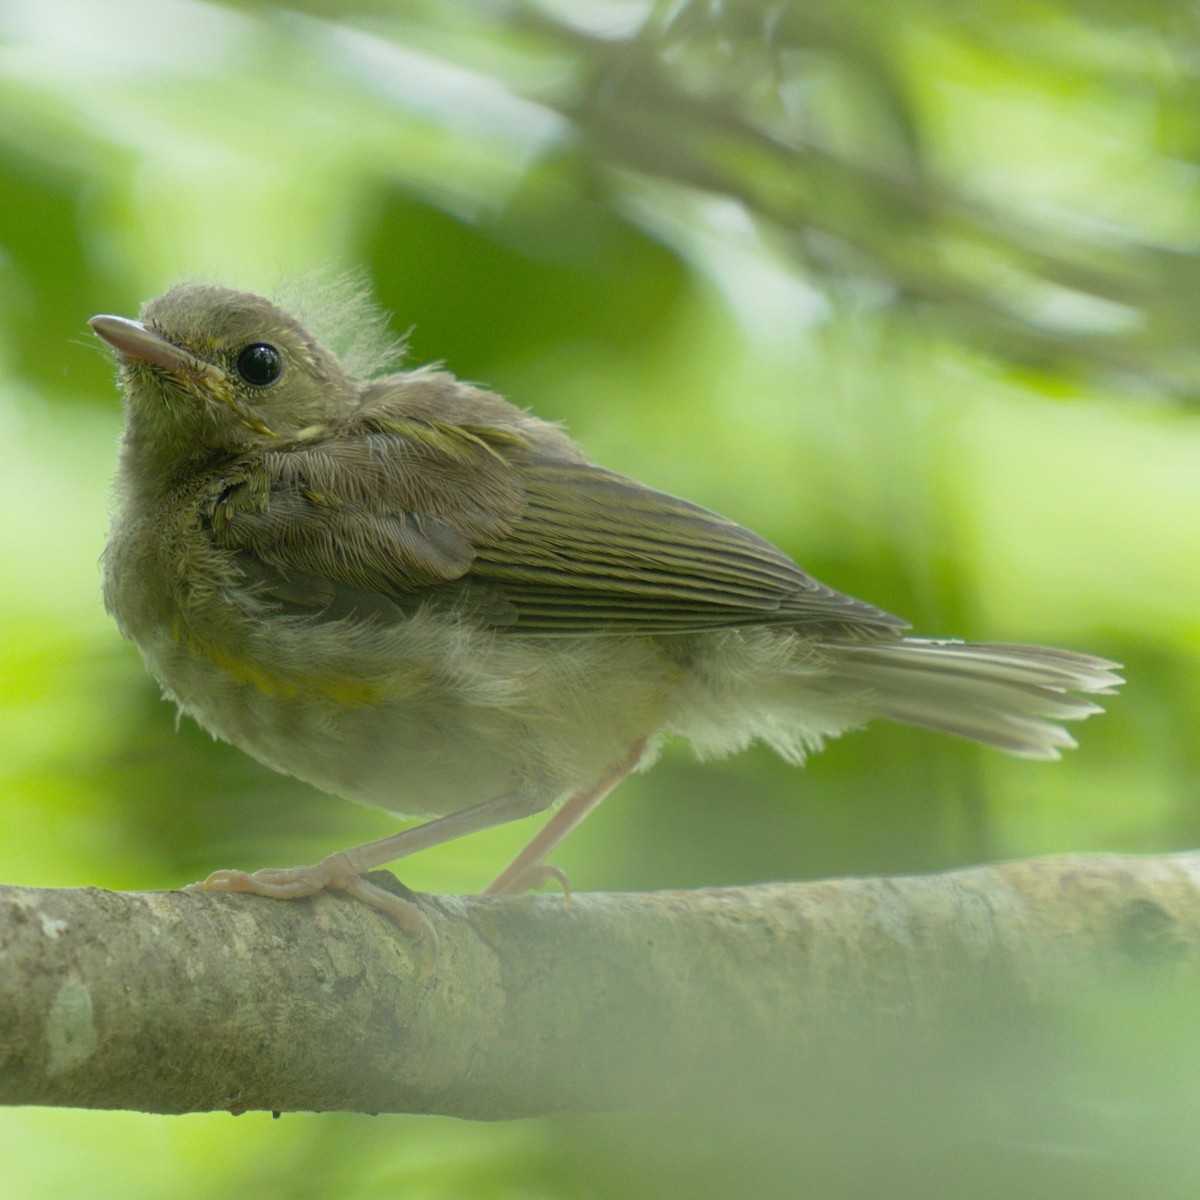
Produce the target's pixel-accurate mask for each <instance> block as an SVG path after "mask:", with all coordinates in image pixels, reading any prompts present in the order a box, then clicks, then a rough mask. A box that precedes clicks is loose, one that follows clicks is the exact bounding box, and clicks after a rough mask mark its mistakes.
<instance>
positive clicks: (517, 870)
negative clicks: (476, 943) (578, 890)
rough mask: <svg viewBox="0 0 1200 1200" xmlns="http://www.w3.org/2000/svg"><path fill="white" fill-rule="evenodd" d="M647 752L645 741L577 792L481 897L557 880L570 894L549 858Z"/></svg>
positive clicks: (524, 888) (525, 888) (520, 890)
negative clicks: (644, 751)
mask: <svg viewBox="0 0 1200 1200" xmlns="http://www.w3.org/2000/svg"><path fill="white" fill-rule="evenodd" d="M645 748H646V743H645V742H644V741H640V742H638V743H637V745H636V746H634V748H633V750H632V751H631V752H630V754H629V756H628V757H627V758H625V759H624V760H623V761H622V762H621V763H620V765H619V766H617V767H614V768H613V770H611V771H609V773H608V774H607V775H604V776H603V777H602V778H601V779H600V780H599V781H598V782H597V783H595V784H593V785H592V786H591V787H590V788H587V789H585V790H584V791H582V792H576V793H575V795H573V796H572V797H571V798H570V799H569V800H568V801H567V802H566V803H565V804H564V805H563V806H562V808H560V809H559V810H558V812H556V813H555V814H554V816H552V817H551V818H550V820H549V821H547V822H546V824H545V825H543V826H542V827H541V829H539V830H538V832H537V833H536V834H535V835H534V836H533V838H532V839H531V840H530V842H529V844H528V845H527V846H526V847H525V848H524V849H523V850H522V851H521V853H520V854H518V855H517V857H516V858H514V859H513V860H512V862H510V863H509V864H508V866H507V867H505V868H504V870H503V871H501V872H500V874H499V875H497V876H496V878H495V879H493V880H492V882H491V883H489V884H488V885H487V887H485V888H484V889H483V892H482V893H481V894H482V895H484V896H501V895H504V894H506V893H509V894H511V893H513V892H524V891H528V890H529V888H531V887H539V886H540V885H541V884H543V883H545V881H546V880H547V879H554V878H556V879H558V880H559V882H561V883H564V890H566V889H565V876H563V874H562V872H561V871H557V870H556V869H555V868H554V867H548V866H546V864H545V858H546V855H547V854H549V853H551V852H552V851H553V849H554V847H555V846H557V845H558V844H559V842H561V841H562V840H563V838H565V837H566V836H567V834H569V833H570V832H571V831H572V830H573V829H575V828H576V827H577V826H579V825H580V824H582V823H583V820H584V818H586V817H587V815H588V813H590V812H591V811H592V810H593V809H594V808H596V807H597V806H598V805H599V804H600V801H601V800H603V799H604V797H605V796H607V795H608V794H609V792H611V791H612V790H613V789H614V788H615V787H616V786H617V785H618V784H619V783H620V782H621V781H622V780H623V779H624V778H625V776H626V775H628V774H629V772H630V771H632V770H633V768H634V767H636V766H637V765H638V761H639V760H640V759H641V757H642V751H643V750H644V749H645Z"/></svg>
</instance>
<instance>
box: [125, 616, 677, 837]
mask: <svg viewBox="0 0 1200 1200" xmlns="http://www.w3.org/2000/svg"><path fill="white" fill-rule="evenodd" d="M333 624H337V625H339V626H340V627H338V628H330V627H328V626H323V625H321V624H316V623H311V622H310V623H307V624H305V625H295V626H293V627H288V626H283V625H280V626H278V627H277V628H275V629H274V630H272V633H271V639H270V641H271V649H272V651H273V653H272V654H266V655H264V654H260V653H257V652H256V650H255V647H254V646H253V645H248V644H246V643H245V642H240V641H238V640H237V639H224V640H218V639H211V644H206V643H202V642H200V641H198V640H197V639H195V638H191V639H182V640H181V639H176V638H174V637H163V638H159V639H153V638H145V637H143V638H139V639H138V641H139V647H140V649H141V651H142V654H143V657H144V658H145V660H146V663H147V666H148V667H149V669H150V671H151V672H152V674H154V675H155V677H156V678H158V679H159V681H160V682H161V683H162V684H163V687H164V689H165V691H166V693H167V695H168V697H169V698H171V699H173V700H175V701H176V702H177V703H178V705H179V706H180V708H181V709H182V710H183V711H184V712H185V713H187V714H188V715H190V716H192V717H193V718H195V720H196V721H197V722H198V723H199V724H200V725H201V726H203V727H204V728H205V729H207V730H208V731H209V732H210V733H212V734H213V735H214V736H216V737H219V738H221V739H223V740H225V741H228V742H231V743H232V744H234V745H236V746H238V747H239V748H241V749H242V750H244V751H246V752H247V753H248V754H250V755H252V756H253V757H254V758H256V759H258V760H259V761H261V762H263V763H265V764H267V765H268V766H270V767H273V768H275V769H276V770H279V771H282V772H284V773H286V774H290V775H294V776H296V777H297V778H299V779H303V780H305V781H306V782H308V783H311V784H314V785H315V786H317V787H319V788H321V789H323V790H325V791H329V792H332V793H335V794H337V795H341V796H345V797H347V798H349V799H354V800H358V801H360V802H362V803H365V804H370V805H372V806H374V807H379V808H383V809H386V810H387V811H389V812H393V813H396V814H397V815H402V816H409V817H417V816H441V815H445V814H446V813H450V812H456V811H458V810H460V809H463V808H466V807H468V806H470V805H472V804H476V803H479V802H481V801H483V800H488V799H491V798H493V797H495V796H500V795H503V794H506V793H512V792H515V791H520V792H521V793H523V794H524V795H525V796H526V797H527V798H529V799H530V800H531V801H532V802H534V803H535V804H540V805H543V806H549V805H550V804H551V803H553V801H554V800H555V799H556V798H558V797H559V796H561V795H562V794H564V793H565V792H568V791H570V790H573V789H575V788H578V787H583V786H586V785H587V784H589V783H591V782H593V781H594V780H595V779H596V778H597V777H599V776H600V775H601V774H603V773H604V771H606V770H608V769H610V768H611V766H612V765H613V764H614V763H615V762H619V761H620V760H621V759H622V758H623V757H625V756H626V755H627V754H628V753H629V749H630V747H631V746H632V745H633V744H634V743H635V742H637V741H638V740H640V739H642V738H645V737H647V736H649V735H651V734H653V733H654V732H655V731H656V729H657V728H658V726H659V725H660V723H661V721H662V717H663V713H664V711H665V708H666V705H667V702H668V696H669V693H670V691H671V688H672V685H673V680H674V677H675V675H676V674H677V672H675V671H674V670H673V669H672V668H670V667H669V666H668V665H666V664H665V663H664V662H663V661H662V658H661V655H660V654H658V652H657V651H656V648H655V646H654V644H653V643H651V642H649V641H646V640H640V641H639V640H630V641H628V642H621V641H617V640H616V639H608V638H600V639H597V638H591V639H579V640H578V641H568V640H565V639H540V640H539V639H516V638H514V637H511V636H506V635H496V634H492V633H490V632H487V631H481V630H476V629H472V628H470V627H465V628H464V627H462V626H460V625H457V624H452V623H450V622H449V621H447V620H446V619H445V618H424V617H417V618H414V619H413V620H412V621H409V622H405V623H404V625H403V626H400V627H393V628H378V627H374V628H368V630H367V633H368V634H369V637H367V638H366V640H365V641H364V637H363V636H362V630H361V629H351V628H349V627H347V626H344V625H341V623H331V625H333Z"/></svg>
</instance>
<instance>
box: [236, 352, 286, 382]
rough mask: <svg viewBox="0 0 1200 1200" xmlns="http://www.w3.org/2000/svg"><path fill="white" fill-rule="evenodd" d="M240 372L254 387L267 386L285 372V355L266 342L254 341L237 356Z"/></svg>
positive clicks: (238, 370)
mask: <svg viewBox="0 0 1200 1200" xmlns="http://www.w3.org/2000/svg"><path fill="white" fill-rule="evenodd" d="M237 372H238V374H239V375H240V376H241V377H242V378H243V379H244V380H245V381H246V382H247V383H248V384H250V385H251V386H253V387H266V386H267V385H268V384H271V383H274V382H275V380H277V379H278V378H279V377H280V375H282V374H283V355H282V354H280V353H279V351H278V350H276V349H275V347H274V346H268V345H267V343H266V342H252V343H251V344H250V345H249V346H247V347H246V348H245V349H244V350H242V351H241V352H240V353H239V354H238V356H237Z"/></svg>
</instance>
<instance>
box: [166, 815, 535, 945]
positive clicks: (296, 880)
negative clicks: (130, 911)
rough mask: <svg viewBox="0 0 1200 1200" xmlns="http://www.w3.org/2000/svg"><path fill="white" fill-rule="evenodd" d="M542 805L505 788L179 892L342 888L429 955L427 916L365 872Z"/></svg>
mask: <svg viewBox="0 0 1200 1200" xmlns="http://www.w3.org/2000/svg"><path fill="white" fill-rule="evenodd" d="M542 807H544V805H542V804H541V802H540V801H539V800H538V799H537V798H536V797H534V796H531V795H528V794H526V793H523V792H506V793H505V794H504V795H501V796H494V797H493V798H492V799H490V800H485V801H483V803H482V804H475V805H472V806H471V807H470V808H464V809H463V810H462V811H461V812H456V813H451V814H450V815H449V816H445V817H439V818H438V819H437V820H436V821H427V822H426V823H425V824H424V825H418V826H416V828H414V829H403V830H401V831H400V832H399V833H393V834H391V835H390V836H389V837H385V838H380V839H379V840H378V841H374V842H367V843H366V844H365V845H362V846H355V847H354V848H353V849H352V850H339V851H338V852H337V853H336V854H330V855H329V856H328V857H327V858H323V859H322V860H321V861H320V862H319V863H315V864H314V865H312V866H309V867H283V868H273V867H268V868H266V869H265V870H262V871H255V872H254V873H253V874H251V873H250V872H248V871H235V870H221V871H214V872H213V873H212V874H211V875H210V876H209V877H208V878H207V879H205V880H204V881H203V882H202V883H192V884H189V885H188V886H187V887H185V888H184V889H183V890H184V891H185V892H246V893H250V894H252V895H255V896H267V897H270V898H271V899H273V900H298V899H300V898H301V897H304V896H313V895H316V893H317V892H323V891H326V890H335V891H342V892H346V893H348V894H349V895H351V896H353V897H355V899H357V900H361V901H362V902H363V903H364V904H369V905H371V907H372V908H377V909H379V911H380V912H382V913H385V914H386V915H387V916H389V917H391V919H392V920H393V921H395V922H396V924H397V925H399V926H400V928H401V929H403V930H405V932H407V933H412V934H416V935H418V936H421V937H423V938H425V939H426V941H427V942H428V943H429V945H430V947H431V959H432V958H433V957H435V956H436V953H437V935H436V934H435V933H434V930H433V926H432V925H431V924H430V923H429V918H428V917H426V916H425V914H424V913H423V912H421V910H420V909H419V908H418V907H417V905H416V904H414V903H413V902H412V901H411V900H406V899H405V898H404V897H403V896H397V895H395V894H394V893H392V892H389V891H387V890H386V889H384V888H382V887H380V886H379V885H378V884H375V883H372V882H371V881H370V880H368V879H364V878H363V872H364V871H370V870H372V869H373V868H375V867H381V866H383V864H384V863H389V862H392V861H394V860H395V859H397V858H407V857H408V856H409V855H410V854H416V853H417V851H419V850H426V849H428V848H429V847H430V846H437V845H440V844H441V843H442V842H448V841H451V840H453V839H454V838H458V837H463V836H465V835H466V834H468V833H475V832H476V831H478V830H480V829H487V828H489V827H490V826H492V825H500V824H502V823H503V822H505V821H515V820H516V819H517V818H518V817H524V816H528V815H529V814H530V813H531V812H536V811H538V809H540V808H542Z"/></svg>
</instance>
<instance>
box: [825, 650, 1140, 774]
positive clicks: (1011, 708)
mask: <svg viewBox="0 0 1200 1200" xmlns="http://www.w3.org/2000/svg"><path fill="white" fill-rule="evenodd" d="M836 661H837V667H836V674H837V678H838V680H839V682H843V681H844V682H846V683H849V684H850V685H851V686H852V687H854V688H855V689H856V690H857V689H859V688H861V689H862V690H861V692H859V699H860V700H861V702H862V704H863V707H864V708H865V709H866V710H867V711H869V712H870V713H871V715H872V716H876V717H886V718H887V719H889V720H892V721H902V722H904V723H905V724H908V725H923V726H925V727H926V728H927V729H936V730H938V731H939V732H940V733H949V734H953V735H955V736H956V737H961V738H967V739H968V740H969V741H972V742H982V743H983V744H984V745H985V746H994V747H996V749H998V750H1006V751H1007V752H1008V753H1010V754H1020V755H1023V756H1024V757H1026V758H1058V757H1060V751H1061V749H1062V747H1064V746H1068V747H1070V746H1074V745H1075V744H1076V743H1075V739H1074V738H1073V737H1071V735H1070V734H1069V733H1068V732H1067V731H1066V730H1065V729H1064V728H1063V727H1062V725H1061V724H1059V722H1060V721H1080V720H1082V719H1083V718H1084V717H1089V716H1091V715H1092V713H1097V712H1101V711H1103V710H1102V709H1101V707H1100V705H1099V704H1095V703H1093V702H1092V701H1091V700H1087V699H1084V697H1083V696H1080V695H1074V694H1072V693H1077V692H1082V693H1085V694H1089V695H1099V696H1109V695H1112V694H1113V693H1114V692H1115V691H1116V690H1117V688H1118V687H1120V685H1121V684H1122V683H1123V682H1124V680H1123V679H1122V678H1121V676H1120V675H1118V674H1116V673H1115V672H1116V670H1117V669H1118V668H1119V667H1120V665H1121V664H1120V663H1115V662H1109V661H1108V660H1106V659H1103V658H1093V657H1092V656H1091V655H1087V654H1072V653H1071V652H1070V651H1068V650H1053V649H1050V648H1049V647H1046V646H1005V645H989V644H986V643H969V642H941V641H931V640H926V639H923V638H900V639H899V640H897V641H895V642H883V643H871V642H866V643H862V644H859V645H846V644H844V643H843V644H839V645H838V647H837V656H836Z"/></svg>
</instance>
